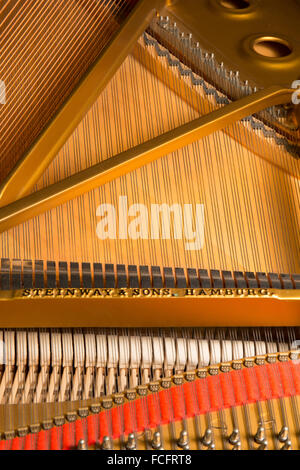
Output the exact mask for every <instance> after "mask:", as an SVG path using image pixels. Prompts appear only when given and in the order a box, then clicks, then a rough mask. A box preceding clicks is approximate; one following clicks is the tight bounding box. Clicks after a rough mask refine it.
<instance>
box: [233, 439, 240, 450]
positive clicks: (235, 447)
mask: <svg viewBox="0 0 300 470" xmlns="http://www.w3.org/2000/svg"><path fill="white" fill-rule="evenodd" d="M241 447H242V444H241V442H240V441H238V442H237V443H236V444H235V445H234V446H233V447H232V449H231V450H241Z"/></svg>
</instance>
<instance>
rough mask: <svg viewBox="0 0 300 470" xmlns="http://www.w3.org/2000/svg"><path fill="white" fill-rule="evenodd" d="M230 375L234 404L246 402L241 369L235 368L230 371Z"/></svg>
mask: <svg viewBox="0 0 300 470" xmlns="http://www.w3.org/2000/svg"><path fill="white" fill-rule="evenodd" d="M230 375H231V381H232V386H233V391H234V397H235V403H236V406H240V405H244V404H245V403H247V393H246V388H245V384H244V379H243V372H242V371H241V370H235V371H233V372H231V373H230Z"/></svg>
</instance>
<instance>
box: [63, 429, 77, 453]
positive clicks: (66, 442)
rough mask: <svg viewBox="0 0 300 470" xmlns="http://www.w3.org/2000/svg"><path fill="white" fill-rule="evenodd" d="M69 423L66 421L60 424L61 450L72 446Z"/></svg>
mask: <svg viewBox="0 0 300 470" xmlns="http://www.w3.org/2000/svg"><path fill="white" fill-rule="evenodd" d="M71 432H72V428H71V423H66V424H64V425H63V426H62V433H63V450H70V449H71V448H72V447H73V444H74V442H73V436H72V434H71Z"/></svg>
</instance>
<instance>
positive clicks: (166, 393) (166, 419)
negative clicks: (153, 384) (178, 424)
mask: <svg viewBox="0 0 300 470" xmlns="http://www.w3.org/2000/svg"><path fill="white" fill-rule="evenodd" d="M159 402H160V411H161V422H162V424H167V423H170V422H171V421H172V420H173V419H174V414H173V407H172V397H171V392H170V390H162V391H161V392H160V393H159Z"/></svg>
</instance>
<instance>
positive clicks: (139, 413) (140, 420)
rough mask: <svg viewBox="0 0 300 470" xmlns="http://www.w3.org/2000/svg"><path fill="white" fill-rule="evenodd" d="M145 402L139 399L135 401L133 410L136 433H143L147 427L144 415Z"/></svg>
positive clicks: (143, 399)
mask: <svg viewBox="0 0 300 470" xmlns="http://www.w3.org/2000/svg"><path fill="white" fill-rule="evenodd" d="M146 406H147V401H146V399H145V398H139V399H138V400H136V404H135V409H136V422H137V431H139V432H141V431H144V429H146V428H147V427H148V419H147V413H146Z"/></svg>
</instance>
